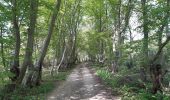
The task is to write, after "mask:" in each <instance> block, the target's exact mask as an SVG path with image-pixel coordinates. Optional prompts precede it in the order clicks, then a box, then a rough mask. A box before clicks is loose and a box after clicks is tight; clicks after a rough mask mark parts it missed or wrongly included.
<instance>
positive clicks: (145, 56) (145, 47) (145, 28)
mask: <svg viewBox="0 0 170 100" xmlns="http://www.w3.org/2000/svg"><path fill="white" fill-rule="evenodd" d="M141 4H142V15H143V34H144V38H143V57H142V58H143V59H142V65H141V79H142V80H143V81H146V70H147V66H148V63H149V62H148V42H149V40H148V33H149V30H148V16H147V6H146V0H141Z"/></svg>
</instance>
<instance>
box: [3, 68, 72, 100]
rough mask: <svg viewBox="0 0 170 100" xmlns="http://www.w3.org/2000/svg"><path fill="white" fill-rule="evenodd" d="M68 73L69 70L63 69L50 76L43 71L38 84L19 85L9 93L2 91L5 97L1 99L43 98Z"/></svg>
mask: <svg viewBox="0 0 170 100" xmlns="http://www.w3.org/2000/svg"><path fill="white" fill-rule="evenodd" d="M68 74H69V71H64V72H59V73H58V74H54V76H53V77H52V76H51V75H50V74H49V72H48V73H44V76H43V81H42V83H41V85H40V86H37V87H33V88H21V87H19V88H17V89H16V90H15V91H14V92H12V93H10V94H3V92H1V95H3V96H4V97H5V99H3V100H45V98H46V96H47V94H48V93H49V92H51V91H52V90H53V89H54V88H55V87H56V83H58V84H59V83H60V82H61V81H63V80H65V79H66V77H67V75H68Z"/></svg>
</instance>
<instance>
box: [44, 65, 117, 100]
mask: <svg viewBox="0 0 170 100" xmlns="http://www.w3.org/2000/svg"><path fill="white" fill-rule="evenodd" d="M47 100H120V98H119V97H116V96H113V95H112V93H111V90H110V89H108V88H106V87H105V86H104V85H102V83H101V82H100V81H99V79H98V77H96V76H95V75H94V73H92V71H91V70H90V69H89V68H88V67H87V64H86V63H83V64H80V65H78V66H77V67H76V68H75V69H74V70H73V72H72V73H71V74H70V75H69V76H68V78H67V80H66V81H65V82H63V83H62V84H61V86H59V87H58V88H56V89H55V90H54V91H52V92H51V93H50V94H49V95H48V96H47Z"/></svg>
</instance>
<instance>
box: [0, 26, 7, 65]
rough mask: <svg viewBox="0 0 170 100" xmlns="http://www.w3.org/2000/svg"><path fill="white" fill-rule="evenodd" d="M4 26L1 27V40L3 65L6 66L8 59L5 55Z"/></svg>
mask: <svg viewBox="0 0 170 100" xmlns="http://www.w3.org/2000/svg"><path fill="white" fill-rule="evenodd" d="M2 33H3V28H2V27H1V31H0V41H1V58H2V63H3V66H4V67H6V60H5V55H4V42H3V34H2Z"/></svg>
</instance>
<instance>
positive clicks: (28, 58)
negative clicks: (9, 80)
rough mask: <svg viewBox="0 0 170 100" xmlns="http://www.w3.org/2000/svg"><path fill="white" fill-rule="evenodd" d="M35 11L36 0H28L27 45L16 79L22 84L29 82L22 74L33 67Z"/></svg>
mask: <svg viewBox="0 0 170 100" xmlns="http://www.w3.org/2000/svg"><path fill="white" fill-rule="evenodd" d="M37 13H38V0H30V16H29V20H30V23H29V28H28V40H27V47H26V51H25V57H24V62H23V64H22V67H21V74H20V77H19V80H18V83H19V84H21V82H22V81H23V85H28V84H30V83H28V82H25V80H28V77H25V79H24V80H23V78H24V76H27V74H28V73H29V72H30V70H32V69H33V61H32V55H33V46H34V33H35V27H36V19H37ZM27 68H29V70H28V73H26V70H27ZM25 74H26V75H25Z"/></svg>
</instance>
